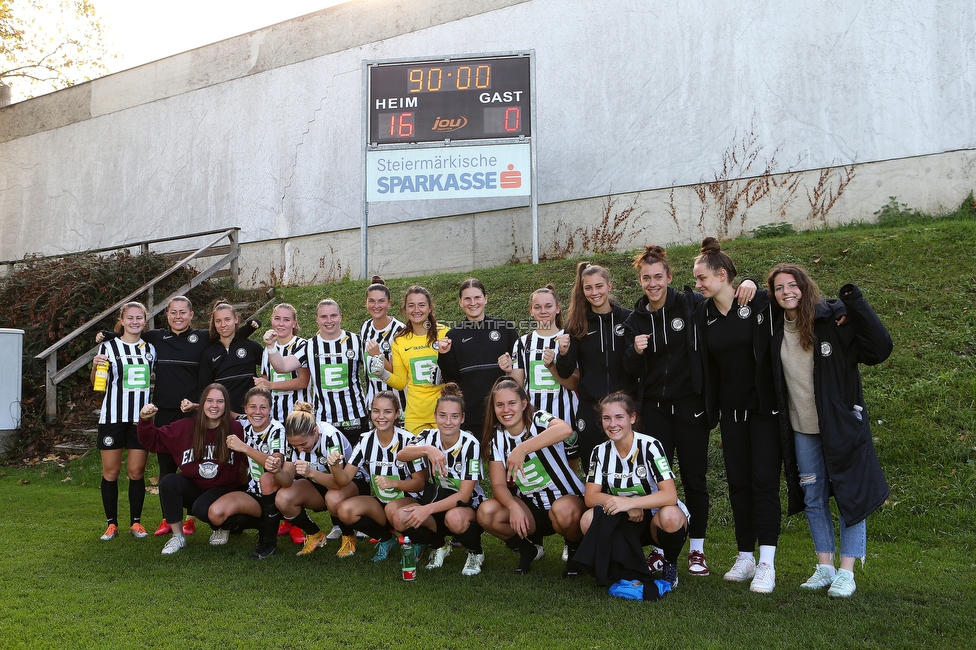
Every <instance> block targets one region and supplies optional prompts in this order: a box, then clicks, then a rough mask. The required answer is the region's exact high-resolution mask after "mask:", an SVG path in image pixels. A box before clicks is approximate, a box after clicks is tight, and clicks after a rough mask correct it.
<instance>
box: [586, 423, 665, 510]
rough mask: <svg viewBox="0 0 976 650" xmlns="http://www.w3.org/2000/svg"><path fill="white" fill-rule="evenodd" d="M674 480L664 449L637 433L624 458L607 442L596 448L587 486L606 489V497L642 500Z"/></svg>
mask: <svg viewBox="0 0 976 650" xmlns="http://www.w3.org/2000/svg"><path fill="white" fill-rule="evenodd" d="M666 480H672V481H673V480H674V473H673V472H672V471H671V466H670V465H669V464H668V458H667V456H665V455H664V447H662V446H661V443H660V442H658V441H657V439H656V438H652V437H651V436H648V435H646V434H643V433H637V432H636V431H635V432H634V444H633V445H632V446H631V449H630V451H629V452H628V453H627V455H626V456H625V457H621V456H620V454H618V453H617V448H616V447H614V445H613V442H612V441H610V440H607V441H606V442H604V443H601V444H599V445H597V446H596V447H594V448H593V453H592V454H591V455H590V472H589V474H588V475H587V477H586V482H587V483H593V484H594V485H599V486H601V487H602V488H603V492H604V493H606V494H612V495H614V496H624V497H640V496H647V495H648V494H654V493H655V492H657V490H658V487H657V486H658V483H660V482H661V481H666Z"/></svg>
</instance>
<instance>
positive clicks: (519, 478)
mask: <svg viewBox="0 0 976 650" xmlns="http://www.w3.org/2000/svg"><path fill="white" fill-rule="evenodd" d="M550 483H552V479H551V478H550V477H549V472H547V471H546V468H545V466H544V465H543V464H542V461H541V460H539V459H538V458H530V459H528V460H526V461H525V462H524V463H522V471H521V472H519V473H517V474H516V475H515V485H517V486H518V489H519V490H520V491H521V492H522V494H531V493H532V492H538V491H539V490H542V489H543V488H545V487H546V486H547V485H549V484H550Z"/></svg>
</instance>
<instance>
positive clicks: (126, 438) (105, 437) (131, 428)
mask: <svg viewBox="0 0 976 650" xmlns="http://www.w3.org/2000/svg"><path fill="white" fill-rule="evenodd" d="M96 446H97V447H98V448H99V449H145V447H143V446H142V444H141V443H140V442H139V434H138V433H137V429H136V424H135V423H134V422H117V423H115V424H99V425H98V443H97V445H96Z"/></svg>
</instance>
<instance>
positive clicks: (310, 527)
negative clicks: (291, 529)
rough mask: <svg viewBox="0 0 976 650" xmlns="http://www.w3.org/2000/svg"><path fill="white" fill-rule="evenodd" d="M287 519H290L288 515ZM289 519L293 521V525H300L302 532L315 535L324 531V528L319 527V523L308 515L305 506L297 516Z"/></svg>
mask: <svg viewBox="0 0 976 650" xmlns="http://www.w3.org/2000/svg"><path fill="white" fill-rule="evenodd" d="M285 519H288V517H285ZM288 521H290V522H291V525H292V526H298V527H299V528H301V529H302V532H304V533H305V534H306V535H315V534H317V533H320V532H322V529H321V528H319V526H318V524H316V523H315V522H314V521H312V519H311V517H309V516H308V513H307V512H305V509H304V508H302V511H301V512H300V513H298V516H297V517H292V518H291V519H288Z"/></svg>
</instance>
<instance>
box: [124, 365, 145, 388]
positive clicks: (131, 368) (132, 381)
mask: <svg viewBox="0 0 976 650" xmlns="http://www.w3.org/2000/svg"><path fill="white" fill-rule="evenodd" d="M150 374H151V370H150V368H149V364H147V363H124V364H122V388H125V389H127V390H145V389H148V388H149V376H150Z"/></svg>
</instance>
